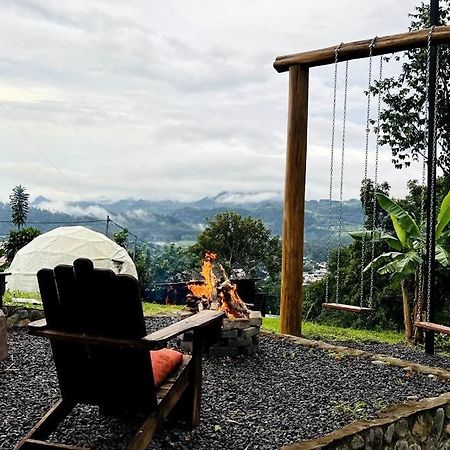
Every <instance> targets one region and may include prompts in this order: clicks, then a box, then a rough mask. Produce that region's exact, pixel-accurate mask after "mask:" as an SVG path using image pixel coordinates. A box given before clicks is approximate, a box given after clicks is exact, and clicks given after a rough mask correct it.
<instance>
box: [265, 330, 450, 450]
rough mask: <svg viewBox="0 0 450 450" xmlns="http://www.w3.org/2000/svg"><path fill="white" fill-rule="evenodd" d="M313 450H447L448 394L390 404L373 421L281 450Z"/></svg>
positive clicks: (435, 372)
mask: <svg viewBox="0 0 450 450" xmlns="http://www.w3.org/2000/svg"><path fill="white" fill-rule="evenodd" d="M262 333H263V334H265V335H270V336H272V337H275V338H279V339H286V340H290V341H292V342H294V343H296V344H298V345H302V346H304V347H307V348H316V349H320V350H324V351H327V352H333V353H337V354H343V355H346V356H352V357H358V358H365V359H369V360H371V361H374V362H375V363H379V364H386V365H394V366H398V367H402V368H403V369H404V370H410V371H414V372H418V373H422V374H426V375H428V376H430V377H438V378H441V379H443V380H450V372H449V371H447V370H445V369H441V368H437V367H430V366H425V365H421V364H416V363H412V362H409V361H404V360H402V359H399V358H394V357H391V356H386V355H381V354H377V353H371V352H367V351H364V350H358V349H352V348H348V347H343V346H339V345H333V344H328V343H326V342H320V341H312V340H309V339H304V338H299V337H295V336H289V335H282V334H275V333H266V332H262ZM316 449H324V450H325V449H326V450H351V449H367V450H375V449H383V450H387V449H394V450H421V449H447V450H450V392H446V393H445V394H442V395H440V396H439V397H433V398H425V399H422V400H418V401H406V402H404V403H401V404H397V405H391V406H389V407H388V408H386V409H385V410H383V411H382V412H381V413H380V414H379V415H378V417H377V418H376V419H373V420H359V421H355V422H352V423H350V424H348V425H346V426H345V427H343V428H341V429H339V430H336V431H333V432H332V433H329V434H326V435H325V436H322V437H319V438H316V439H311V440H307V441H303V442H299V443H296V444H289V445H287V446H284V447H283V448H282V450H316Z"/></svg>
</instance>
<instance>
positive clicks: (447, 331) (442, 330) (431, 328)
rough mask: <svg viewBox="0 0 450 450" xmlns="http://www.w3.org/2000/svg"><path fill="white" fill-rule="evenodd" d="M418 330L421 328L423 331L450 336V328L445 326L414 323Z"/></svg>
mask: <svg viewBox="0 0 450 450" xmlns="http://www.w3.org/2000/svg"><path fill="white" fill-rule="evenodd" d="M414 326H415V327H416V328H421V329H423V330H429V331H435V332H436V333H443V334H450V327H446V326H445V325H439V324H437V323H432V322H414Z"/></svg>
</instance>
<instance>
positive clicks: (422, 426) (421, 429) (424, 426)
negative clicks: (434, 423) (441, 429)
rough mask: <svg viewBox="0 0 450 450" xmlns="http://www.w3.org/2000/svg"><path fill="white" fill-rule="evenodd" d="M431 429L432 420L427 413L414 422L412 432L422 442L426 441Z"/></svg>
mask: <svg viewBox="0 0 450 450" xmlns="http://www.w3.org/2000/svg"><path fill="white" fill-rule="evenodd" d="M430 430H431V420H430V419H429V417H428V416H427V415H426V414H422V415H420V416H419V417H418V418H417V419H416V421H415V422H414V426H413V429H412V432H413V434H414V436H416V437H417V438H418V439H419V441H420V442H425V441H426V440H427V437H428V435H429V434H430Z"/></svg>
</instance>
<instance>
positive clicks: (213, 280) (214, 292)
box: [187, 252, 250, 318]
mask: <svg viewBox="0 0 450 450" xmlns="http://www.w3.org/2000/svg"><path fill="white" fill-rule="evenodd" d="M216 259H217V255H216V254H215V253H212V252H206V253H205V259H204V260H203V265H202V270H201V272H200V273H201V275H202V277H203V282H201V283H199V282H190V283H188V285H187V287H188V289H189V290H190V291H191V293H192V295H193V296H194V297H196V298H198V299H205V300H206V302H205V301H203V302H202V303H203V307H205V305H206V307H211V306H212V304H214V306H215V307H216V308H217V309H218V310H219V311H223V312H224V313H225V314H226V315H227V317H228V318H239V317H247V318H248V317H249V314H250V313H249V310H248V309H247V306H246V305H245V303H244V302H243V301H242V300H241V298H240V297H239V295H238V293H237V286H236V284H234V283H231V282H230V280H229V279H228V277H227V275H226V274H225V271H224V269H223V267H222V266H220V269H221V270H222V273H223V276H224V278H225V281H224V283H223V284H221V285H218V279H217V277H216V275H215V274H214V270H213V269H214V261H215V260H216ZM217 300H218V302H217Z"/></svg>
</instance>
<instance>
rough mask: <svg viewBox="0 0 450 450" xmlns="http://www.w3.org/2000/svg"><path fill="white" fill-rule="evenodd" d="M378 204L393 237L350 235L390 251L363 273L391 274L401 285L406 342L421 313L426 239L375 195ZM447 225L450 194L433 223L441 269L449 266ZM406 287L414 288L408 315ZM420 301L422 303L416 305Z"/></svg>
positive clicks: (400, 212) (408, 219) (367, 233)
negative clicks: (384, 244)
mask: <svg viewBox="0 0 450 450" xmlns="http://www.w3.org/2000/svg"><path fill="white" fill-rule="evenodd" d="M377 200H378V203H379V205H380V206H381V207H382V208H383V209H384V210H385V211H386V212H387V213H388V214H389V215H390V218H391V221H392V225H393V227H394V231H395V235H391V234H388V233H385V232H381V231H378V230H368V231H354V232H351V233H350V236H351V237H352V238H353V239H355V240H357V241H358V240H363V239H364V240H365V242H370V241H371V240H373V241H375V242H384V243H386V244H387V245H388V246H389V247H390V249H391V251H389V252H386V253H383V254H381V255H380V256H377V257H376V258H374V260H373V261H371V262H370V263H369V264H368V265H367V267H366V268H365V269H364V271H367V270H370V269H372V268H374V269H376V270H377V272H378V273H379V274H380V275H390V276H391V279H392V281H393V282H394V283H396V284H400V287H401V290H402V300H403V317H404V323H405V334H406V338H407V339H408V340H411V339H412V335H413V317H414V316H415V314H416V313H417V311H418V310H420V311H423V295H419V291H418V289H419V284H420V283H419V277H420V267H421V265H422V256H423V255H425V253H426V251H425V247H426V245H425V243H426V239H425V236H424V233H423V232H422V231H421V228H420V227H419V226H418V225H417V223H416V221H415V220H414V218H413V217H412V216H411V214H409V213H408V212H407V211H405V210H404V209H403V208H402V207H401V206H400V205H399V204H398V203H396V202H395V201H394V200H392V199H390V198H389V197H387V196H386V195H384V194H381V193H379V194H377ZM449 222H450V192H448V194H447V195H446V196H445V198H444V200H443V201H442V204H441V206H440V209H439V214H438V216H437V221H436V248H435V251H436V261H437V262H438V263H439V264H440V265H442V266H444V267H447V266H450V252H449V250H448V246H447V241H448V239H449V236H450V232H449V231H448V230H447V228H448V227H447V226H448V224H449ZM408 284H409V285H410V286H412V287H413V291H414V302H413V313H411V302H410V295H409V291H408ZM419 299H420V300H421V302H422V304H421V305H419Z"/></svg>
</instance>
